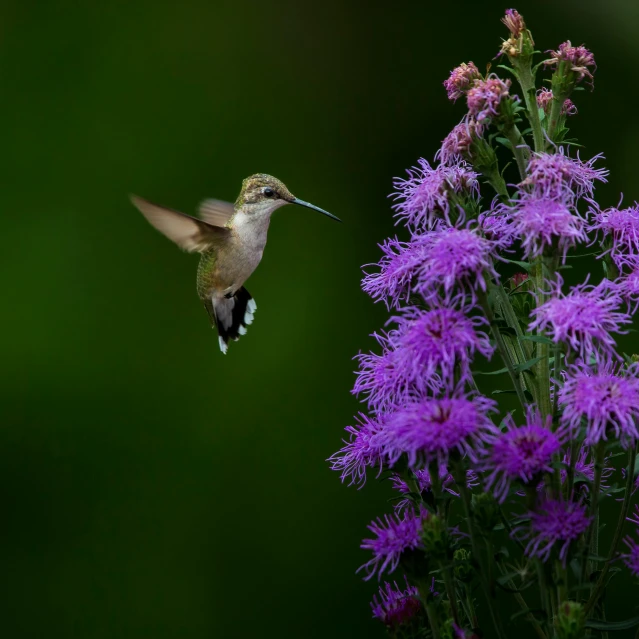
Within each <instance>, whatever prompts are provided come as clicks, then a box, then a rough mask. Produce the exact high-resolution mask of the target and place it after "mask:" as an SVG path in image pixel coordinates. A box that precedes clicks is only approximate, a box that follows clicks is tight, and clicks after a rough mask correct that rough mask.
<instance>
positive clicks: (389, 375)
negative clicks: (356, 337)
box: [352, 332, 440, 412]
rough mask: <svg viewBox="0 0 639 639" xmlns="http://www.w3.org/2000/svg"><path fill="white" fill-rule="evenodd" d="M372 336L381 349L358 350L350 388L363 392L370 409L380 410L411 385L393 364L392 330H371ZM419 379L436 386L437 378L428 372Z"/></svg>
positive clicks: (359, 392)
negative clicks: (368, 351) (426, 376)
mask: <svg viewBox="0 0 639 639" xmlns="http://www.w3.org/2000/svg"><path fill="white" fill-rule="evenodd" d="M372 337H374V338H375V339H376V340H377V343H378V344H379V345H380V346H381V347H382V352H381V354H379V355H378V354H376V353H360V354H359V355H357V356H356V359H357V360H358V361H359V370H358V371H357V372H356V376H357V379H356V380H355V385H354V387H353V391H352V392H353V394H354V395H364V396H365V397H366V398H367V400H368V405H369V407H370V408H371V409H372V410H373V411H375V412H383V411H386V410H389V409H391V408H392V407H393V406H394V405H395V404H396V403H397V402H398V401H402V399H403V398H405V397H406V396H408V395H410V394H411V391H412V390H413V387H412V385H411V383H410V381H409V380H407V379H406V376H405V375H404V374H403V372H402V370H401V369H400V368H399V367H398V365H397V361H396V359H397V357H396V351H395V341H396V336H395V340H393V337H394V333H393V332H391V333H385V334H383V335H378V334H377V333H373V335H372ZM420 381H424V383H428V384H430V385H431V386H437V385H438V384H439V381H440V380H438V379H436V378H435V377H434V376H429V377H428V378H427V379H424V380H421V379H420Z"/></svg>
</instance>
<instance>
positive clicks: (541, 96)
mask: <svg viewBox="0 0 639 639" xmlns="http://www.w3.org/2000/svg"><path fill="white" fill-rule="evenodd" d="M552 99H553V94H552V91H549V90H548V89H539V91H537V106H538V107H539V108H540V109H543V110H544V113H545V114H546V115H550V105H551V103H552ZM561 115H577V107H576V106H575V104H574V102H573V101H572V100H571V99H570V98H567V99H566V100H564V103H563V106H562V107H561Z"/></svg>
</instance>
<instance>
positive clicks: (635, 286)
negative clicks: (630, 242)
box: [615, 255, 639, 313]
mask: <svg viewBox="0 0 639 639" xmlns="http://www.w3.org/2000/svg"><path fill="white" fill-rule="evenodd" d="M615 261H616V263H617V266H618V267H619V268H620V269H621V271H622V273H621V276H620V277H618V278H617V279H616V280H615V284H616V285H617V290H618V291H619V294H620V295H621V296H622V297H623V298H624V299H625V300H627V301H628V302H629V303H631V304H633V305H634V307H635V310H634V311H633V313H634V312H636V308H637V305H638V304H639V255H631V256H623V257H618V258H617V259H616V260H615Z"/></svg>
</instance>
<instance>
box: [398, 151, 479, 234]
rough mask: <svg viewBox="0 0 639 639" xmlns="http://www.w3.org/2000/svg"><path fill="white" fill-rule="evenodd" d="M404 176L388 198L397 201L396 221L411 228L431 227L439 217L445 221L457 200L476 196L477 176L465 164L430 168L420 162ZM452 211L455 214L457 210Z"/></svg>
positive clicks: (441, 165)
mask: <svg viewBox="0 0 639 639" xmlns="http://www.w3.org/2000/svg"><path fill="white" fill-rule="evenodd" d="M407 173H408V176H409V177H408V179H407V180H403V179H400V178H397V179H396V180H395V183H394V186H395V188H396V189H397V190H396V192H395V193H393V194H392V195H391V197H393V198H394V199H396V200H400V201H399V202H398V203H397V204H395V205H394V206H393V209H394V210H395V212H396V216H397V218H398V219H400V220H405V221H406V223H407V224H409V225H411V226H413V227H417V226H421V227H423V228H426V229H429V228H432V226H433V224H434V223H435V222H436V221H437V220H438V219H441V218H442V217H443V218H444V219H446V220H447V221H449V220H450V217H449V216H450V212H451V208H456V202H457V201H459V200H461V201H464V200H465V199H466V198H471V199H476V198H478V197H479V183H478V182H477V178H478V177H479V174H478V173H476V172H475V171H473V170H472V168H471V167H470V165H468V164H467V163H466V162H463V161H461V162H459V163H457V164H453V165H450V166H448V165H443V164H440V165H439V166H438V167H437V168H434V169H433V168H432V167H431V166H430V164H429V163H428V162H427V161H426V160H424V159H420V160H419V167H413V168H412V169H408V171H407ZM455 212H456V213H457V214H459V210H457V211H455Z"/></svg>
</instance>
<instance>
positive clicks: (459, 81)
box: [444, 62, 481, 102]
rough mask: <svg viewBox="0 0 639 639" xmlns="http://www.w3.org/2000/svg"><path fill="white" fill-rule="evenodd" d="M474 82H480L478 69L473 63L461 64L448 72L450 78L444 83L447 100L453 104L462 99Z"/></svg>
mask: <svg viewBox="0 0 639 639" xmlns="http://www.w3.org/2000/svg"><path fill="white" fill-rule="evenodd" d="M476 80H481V74H480V73H479V69H478V68H477V67H476V66H475V64H474V63H473V62H469V63H468V64H466V63H465V62H462V63H461V64H460V65H459V66H458V67H455V68H454V69H453V70H452V71H451V72H450V77H449V78H448V80H446V81H445V82H444V88H445V89H446V93H447V94H448V99H449V100H452V101H453V102H455V101H456V100H458V99H459V98H462V97H464V95H466V92H467V91H468V89H470V87H472V86H473V84H474V83H475V81H476Z"/></svg>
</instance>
